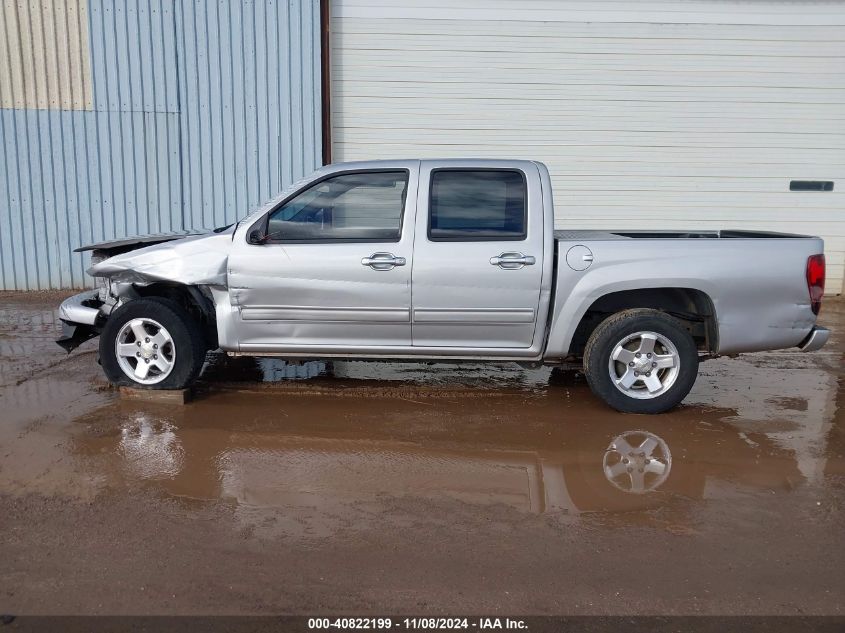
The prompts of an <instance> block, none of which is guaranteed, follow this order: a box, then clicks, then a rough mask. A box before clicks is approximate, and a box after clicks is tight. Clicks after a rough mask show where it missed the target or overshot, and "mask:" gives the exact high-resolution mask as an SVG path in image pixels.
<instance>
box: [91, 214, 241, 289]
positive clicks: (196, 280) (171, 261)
mask: <svg viewBox="0 0 845 633" xmlns="http://www.w3.org/2000/svg"><path fill="white" fill-rule="evenodd" d="M234 232H235V229H234V227H231V228H228V229H227V230H225V231H222V232H220V233H209V234H206V235H196V236H191V237H185V238H182V239H177V240H173V241H167V242H164V243H160V244H155V245H153V246H146V247H144V248H139V249H136V250H133V251H130V252H128V253H123V254H121V255H115V256H113V257H109V258H108V259H104V260H103V261H101V262H98V263H96V264H94V265H93V266H91V268H89V269H88V274H89V275H91V276H92V277H108V278H109V279H111V280H113V281H119V282H126V283H151V282H156V281H172V282H176V283H180V284H190V285H193V284H202V285H212V286H225V285H226V264H227V262H228V259H229V250H230V249H231V248H232V235H233V233H234Z"/></svg>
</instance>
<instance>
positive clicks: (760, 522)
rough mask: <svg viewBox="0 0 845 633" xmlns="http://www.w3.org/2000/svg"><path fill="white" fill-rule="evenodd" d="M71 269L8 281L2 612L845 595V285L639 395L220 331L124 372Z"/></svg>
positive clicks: (766, 606) (0, 442) (525, 610)
mask: <svg viewBox="0 0 845 633" xmlns="http://www.w3.org/2000/svg"><path fill="white" fill-rule="evenodd" d="M61 297H62V295H57V294H34V295H26V294H5V295H0V385H2V386H0V420H2V422H0V538H2V542H0V561H2V568H0V613H13V614H36V613H37V614H176V613H178V614H198V613H201V614H222V613H225V614H247V613H248V614H267V613H274V614H278V613H296V614H301V613H313V614H328V613H346V614H355V613H360V614H397V613H403V614H407V613H416V614H422V613H442V614H458V613H464V614H466V613H474V614H479V613H484V614H496V613H501V614H655V613H665V614H843V613H845V540H843V533H845V532H843V523H845V455H844V454H845V413H843V407H845V384H843V362H842V361H843V351H845V337H843V335H842V332H844V331H845V303H843V302H841V301H828V302H827V303H826V305H825V307H824V308H823V314H822V318H821V321H822V323H825V324H827V325H829V326H830V327H832V328H833V329H834V337H833V340H832V343H831V344H829V345H828V346H827V347H826V348H825V349H823V350H822V351H820V352H817V353H815V354H802V353H800V352H797V351H795V352H792V351H787V352H778V353H766V354H753V355H748V356H745V357H742V358H740V359H719V360H713V361H709V362H707V363H705V364H704V365H703V366H702V368H701V375H700V377H699V379H698V381H697V383H696V385H695V387H694V389H693V392H692V394H691V395H690V396H689V397H688V399H687V401H686V403H685V405H684V406H682V407H681V408H679V409H677V410H676V411H674V412H671V413H668V414H664V415H661V416H651V417H648V416H631V415H622V414H618V413H615V412H613V411H611V410H609V409H607V408H606V407H605V406H603V405H602V404H601V403H600V402H598V401H597V400H596V399H595V398H594V397H593V396H592V395H591V394H590V392H589V389H588V388H587V386H586V384H585V383H584V381H583V379H582V378H580V377H579V376H578V375H577V374H573V373H564V372H559V371H551V370H549V369H538V370H525V369H520V368H518V367H516V366H502V367H494V368H490V367H486V366H481V365H471V364H465V365H411V364H388V363H340V362H336V363H332V364H329V365H326V364H322V363H316V362H314V363H307V364H305V365H302V366H289V365H286V364H285V363H283V362H280V361H272V360H261V361H257V362H256V361H254V360H248V359H237V360H233V359H227V358H226V357H223V356H220V355H210V357H209V362H208V366H207V368H206V371H205V373H204V377H203V382H202V385H201V386H200V388H199V391H198V394H197V398H196V401H195V402H193V403H191V404H189V405H186V406H175V405H160V404H150V403H145V402H136V401H127V400H121V398H120V396H119V394H118V393H117V392H115V391H114V390H111V389H109V388H108V387H107V385H106V384H105V383H104V381H103V378H102V375H101V373H100V371H99V367H98V365H97V363H96V352H95V342H89V343H87V344H85V345H84V346H83V347H82V348H80V349H79V350H77V351H75V352H74V353H73V354H71V355H69V356H66V355H65V354H64V353H63V352H62V351H61V350H60V349H59V348H58V347H57V346H56V345H55V344H54V343H53V342H52V340H53V339H54V338H55V336H56V331H57V319H56V315H55V311H54V308H55V306H56V304H57V303H58V301H59V300H60V299H61ZM612 446H613V447H615V448H616V450H614V449H613V448H611V447H612ZM629 448H630V449H631V450H628V449H629ZM625 452H629V453H634V455H632V456H630V459H629V461H628V463H627V464H622V465H620V464H621V460H622V458H623V457H622V456H623V455H624V454H625ZM639 453H643V455H640V454H639ZM625 459H628V457H625ZM646 459H648V460H649V461H648V464H649V467H648V468H646V465H647V464H646V462H645V460H646ZM629 467H630V468H631V469H632V472H631V473H628V468H629ZM640 468H643V472H642V473H640Z"/></svg>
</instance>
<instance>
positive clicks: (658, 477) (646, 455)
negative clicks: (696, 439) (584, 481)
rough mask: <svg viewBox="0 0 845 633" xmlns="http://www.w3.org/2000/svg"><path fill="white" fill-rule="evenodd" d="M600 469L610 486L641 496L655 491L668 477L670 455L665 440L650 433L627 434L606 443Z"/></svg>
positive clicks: (670, 463)
mask: <svg viewBox="0 0 845 633" xmlns="http://www.w3.org/2000/svg"><path fill="white" fill-rule="evenodd" d="M602 467H603V470H604V476H605V477H606V478H607V480H608V481H609V482H610V483H611V484H612V485H613V486H615V487H616V488H618V489H619V490H621V491H622V492H629V493H631V494H636V495H641V494H645V493H647V492H651V491H652V490H655V489H656V488H657V487H658V486H660V485H662V484H663V482H664V481H666V479H667V478H668V477H669V471H671V470H672V453H670V452H669V445H668V444H667V443H666V442H665V440H663V438H661V437H659V436H657V435H655V434H654V433H649V432H648V431H627V432H625V433H623V434H622V435H619V436H618V437H616V438H614V439H613V440H612V441H611V442H610V445H609V446H608V447H607V450H605V452H604V460H603V463H602Z"/></svg>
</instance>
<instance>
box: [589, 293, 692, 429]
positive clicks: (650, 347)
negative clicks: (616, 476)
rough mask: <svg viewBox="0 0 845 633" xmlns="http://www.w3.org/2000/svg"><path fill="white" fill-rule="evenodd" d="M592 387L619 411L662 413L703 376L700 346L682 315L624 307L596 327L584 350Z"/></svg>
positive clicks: (682, 396) (680, 399)
mask: <svg viewBox="0 0 845 633" xmlns="http://www.w3.org/2000/svg"><path fill="white" fill-rule="evenodd" d="M584 372H585V374H586V377H587V382H588V383H589V385H590V388H591V389H592V390H593V393H595V394H596V395H597V396H598V397H600V398H601V399H602V400H604V401H605V402H606V403H607V404H608V405H610V406H611V407H613V408H614V409H616V410H617V411H623V412H625V413H662V412H664V411H668V410H669V409H671V408H673V407H675V406H677V405H678V404H680V402H681V401H682V400H683V399H684V398H685V397H686V396H687V394H688V393H689V392H690V389H692V386H693V383H695V378H696V376H697V374H698V349H697V348H696V345H695V341H694V340H693V338H692V335H691V334H690V333H689V332H688V331H687V330H686V329H685V328H684V326H683V324H682V323H681V322H680V321H678V320H677V319H675V318H673V317H671V316H669V315H668V314H665V313H663V312H660V311H658V310H649V309H636V310H625V311H623V312H619V313H617V314H614V315H612V316H610V317H608V318H607V319H605V320H604V321H602V323H601V324H599V326H598V327H597V328H596V329H595V331H594V332H593V334H592V335H591V336H590V339H589V341H587V346H586V349H585V351H584Z"/></svg>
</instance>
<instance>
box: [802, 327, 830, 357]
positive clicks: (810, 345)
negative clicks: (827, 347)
mask: <svg viewBox="0 0 845 633" xmlns="http://www.w3.org/2000/svg"><path fill="white" fill-rule="evenodd" d="M829 338H830V330H828V329H827V328H826V327H818V326H816V327H814V328H813V329H812V330H810V333H809V334H808V335H807V338H805V339H804V340H803V341H801V343H799V344H798V349H800V350H801V351H802V352H815V351H816V350H817V349H821V348H822V347H824V344H825V343H827V340H828V339H829Z"/></svg>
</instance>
